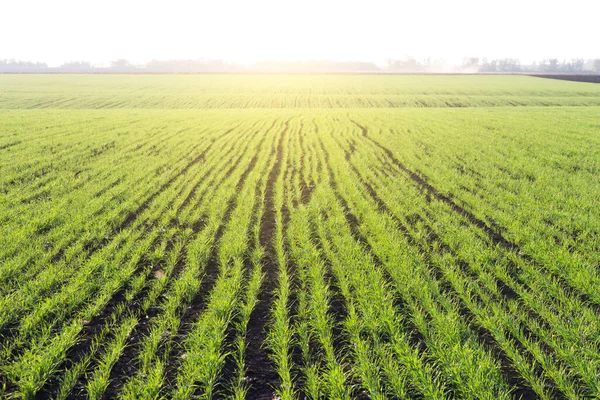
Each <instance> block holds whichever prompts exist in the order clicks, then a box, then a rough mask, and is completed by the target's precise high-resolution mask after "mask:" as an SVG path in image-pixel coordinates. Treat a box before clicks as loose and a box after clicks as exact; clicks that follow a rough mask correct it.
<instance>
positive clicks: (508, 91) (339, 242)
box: [0, 75, 600, 399]
mask: <svg viewBox="0 0 600 400" xmlns="http://www.w3.org/2000/svg"><path fill="white" fill-rule="evenodd" d="M599 177H600V85H594V84H591V83H579V82H568V81H560V80H551V79H542V78H535V77H527V76H357V75H353V76H348V75H314V76H311V75H294V76H284V75H273V76H270V75H247V76H244V75H227V76H222V75H197V76H196V75H192V76H172V75H166V76H116V75H111V76H89V75H56V76H44V75H37V76H36V75H27V76H18V75H0V238H1V239H0V241H1V242H0V243H1V245H0V391H1V392H0V397H2V398H5V397H6V398H10V397H17V398H28V399H33V398H55V399H67V398H95V399H99V398H125V399H156V398H175V399H189V398H196V397H199V398H237V399H241V398H248V399H273V398H281V399H304V398H305V397H306V398H309V399H346V398H360V399H367V398H373V399H387V398H438V399H445V398H483V399H504V398H521V397H522V398H527V399H530V398H542V399H555V398H585V397H591V398H597V397H599V396H600V379H599V377H600V290H599V289H598V288H599V287H600V268H599V267H600V212H598V210H599V209H600V200H599V199H600V179H599Z"/></svg>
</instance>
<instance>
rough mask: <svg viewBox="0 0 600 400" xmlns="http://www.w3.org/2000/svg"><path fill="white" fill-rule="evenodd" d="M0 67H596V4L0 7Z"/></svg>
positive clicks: (36, 2)
mask: <svg viewBox="0 0 600 400" xmlns="http://www.w3.org/2000/svg"><path fill="white" fill-rule="evenodd" d="M0 4H1V7H0V59H5V58H15V59H20V60H29V61H43V62H47V63H48V64H50V65H60V64H61V63H63V62H65V61H80V60H81V61H90V62H92V63H94V64H96V65H108V64H109V63H110V61H111V60H116V59H120V58H125V59H128V60H130V61H132V62H134V63H145V62H148V61H150V60H152V59H158V60H166V59H201V58H208V59H225V60H230V61H236V62H243V63H250V62H254V61H257V60H308V59H312V60H324V59H327V60H334V61H371V62H376V63H378V64H381V63H383V62H384V61H385V60H387V59H400V58H404V57H415V58H417V59H423V58H425V57H431V58H432V59H443V60H446V61H447V62H449V63H460V62H461V61H462V59H463V58H464V57H480V58H483V57H487V58H505V57H510V58H518V59H520V60H521V62H523V63H526V62H531V61H534V60H539V59H542V58H559V59H561V60H562V59H571V58H586V59H587V58H600V40H598V39H599V38H600V30H599V28H598V27H599V24H600V23H599V22H598V15H600V0H569V1H558V0H501V1H499V0H496V1H488V0H413V1H401V0H400V1H398V0H397V1H394V0H368V1H353V0H345V1H338V0H331V1H328V0H299V1H288V0H221V1H203V0H195V1H193V0H169V1H153V0H145V1H138V0H103V1H90V0H54V1H52V0H18V1H17V0H14V1H13V0H2V2H1V3H0Z"/></svg>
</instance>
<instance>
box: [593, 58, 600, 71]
mask: <svg viewBox="0 0 600 400" xmlns="http://www.w3.org/2000/svg"><path fill="white" fill-rule="evenodd" d="M592 69H593V71H594V72H598V73H600V58H596V59H595V60H594V61H593V63H592Z"/></svg>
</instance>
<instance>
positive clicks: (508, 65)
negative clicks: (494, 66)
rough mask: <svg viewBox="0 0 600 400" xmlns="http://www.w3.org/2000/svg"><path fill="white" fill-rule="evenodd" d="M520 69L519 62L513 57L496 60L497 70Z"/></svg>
mask: <svg viewBox="0 0 600 400" xmlns="http://www.w3.org/2000/svg"><path fill="white" fill-rule="evenodd" d="M520 70H521V63H520V62H519V60H517V59H515V58H503V59H501V60H498V71H499V72H519V71H520Z"/></svg>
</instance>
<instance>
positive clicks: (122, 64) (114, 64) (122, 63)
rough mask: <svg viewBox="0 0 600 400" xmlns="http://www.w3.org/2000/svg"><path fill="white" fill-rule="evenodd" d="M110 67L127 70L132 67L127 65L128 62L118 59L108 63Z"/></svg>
mask: <svg viewBox="0 0 600 400" xmlns="http://www.w3.org/2000/svg"><path fill="white" fill-rule="evenodd" d="M110 67H111V68H113V69H121V70H122V69H129V68H131V67H132V65H131V64H130V63H129V61H127V60H125V59H124V58H120V59H118V60H115V61H112V62H111V63H110Z"/></svg>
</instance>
